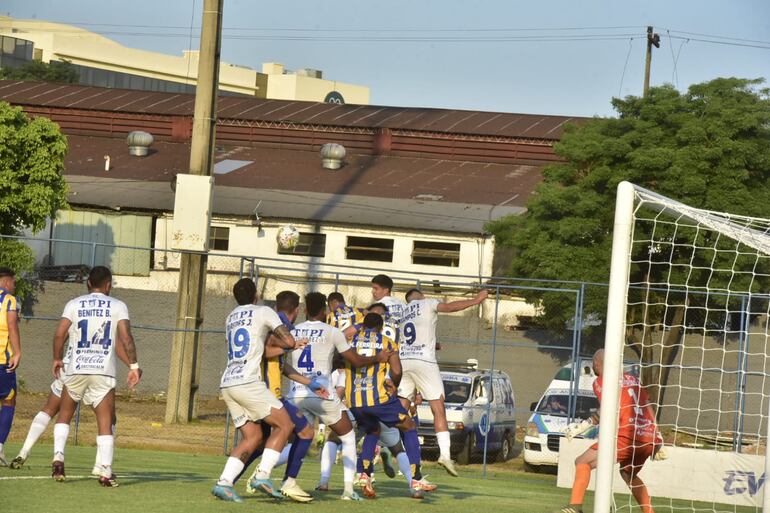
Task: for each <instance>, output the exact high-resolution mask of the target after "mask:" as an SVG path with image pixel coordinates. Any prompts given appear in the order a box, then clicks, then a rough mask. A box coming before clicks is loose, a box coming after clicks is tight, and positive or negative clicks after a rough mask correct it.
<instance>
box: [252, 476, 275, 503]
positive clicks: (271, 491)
mask: <svg viewBox="0 0 770 513" xmlns="http://www.w3.org/2000/svg"><path fill="white" fill-rule="evenodd" d="M249 488H250V489H251V490H256V491H259V492H262V493H264V494H265V495H267V496H268V497H272V498H273V499H283V495H281V492H280V491H279V490H276V488H275V486H273V482H272V481H270V480H269V479H257V478H256V476H255V477H252V478H251V480H250V481H249Z"/></svg>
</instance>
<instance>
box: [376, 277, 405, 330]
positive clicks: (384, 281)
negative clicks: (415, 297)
mask: <svg viewBox="0 0 770 513" xmlns="http://www.w3.org/2000/svg"><path fill="white" fill-rule="evenodd" d="M392 291H393V280H392V279H391V278H390V276H387V275H385V274H378V275H377V276H375V277H374V278H372V298H373V299H374V301H375V302H376V303H382V304H383V305H385V307H386V308H387V309H388V315H389V316H390V317H391V318H392V319H393V320H394V322H395V323H396V324H398V323H399V322H401V316H402V315H403V313H404V310H405V309H406V303H404V302H403V301H401V300H400V299H398V298H395V297H393V296H392V295H391V294H392Z"/></svg>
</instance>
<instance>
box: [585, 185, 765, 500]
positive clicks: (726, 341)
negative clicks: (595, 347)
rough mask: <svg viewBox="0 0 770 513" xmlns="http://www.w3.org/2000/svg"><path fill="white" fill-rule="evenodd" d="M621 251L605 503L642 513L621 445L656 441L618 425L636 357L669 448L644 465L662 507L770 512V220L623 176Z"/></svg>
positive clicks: (613, 299) (610, 337)
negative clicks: (623, 466) (674, 195)
mask: <svg viewBox="0 0 770 513" xmlns="http://www.w3.org/2000/svg"><path fill="white" fill-rule="evenodd" d="M612 252H613V253H612V265H611V275H610V288H609V297H608V301H609V302H608V310H607V333H606V339H605V362H604V377H603V389H602V404H601V416H600V418H601V422H600V435H599V463H598V466H597V474H596V496H595V509H594V511H595V512H597V513H598V512H600V513H609V511H610V508H611V506H612V505H613V503H614V507H615V511H618V512H620V511H634V512H636V511H640V509H639V508H638V506H637V505H636V501H635V500H634V498H633V496H631V495H629V487H628V486H627V485H626V483H625V482H624V480H623V479H622V476H621V473H620V472H619V466H618V464H617V463H616V452H615V451H616V444H617V445H619V446H623V447H625V448H628V447H629V446H630V447H631V448H630V452H631V454H632V455H633V456H639V457H641V456H643V454H644V450H645V449H644V446H645V445H649V444H645V443H643V442H640V441H639V440H635V441H632V443H631V444H629V443H628V441H627V440H628V438H623V435H622V434H620V433H618V429H619V426H620V428H621V429H623V425H624V422H625V423H626V424H628V422H629V419H630V417H629V415H627V414H624V415H623V417H629V418H621V419H620V420H619V419H618V417H619V411H621V410H620V406H619V405H620V402H619V401H620V399H621V396H622V395H624V394H625V392H629V390H628V389H624V388H623V387H622V382H623V380H624V375H623V371H622V370H621V369H622V368H623V365H624V364H625V368H628V364H629V363H630V362H633V363H635V364H637V365H635V366H634V367H636V368H638V378H639V379H640V381H641V385H642V387H643V389H644V390H645V391H646V393H647V396H648V397H649V404H650V405H651V407H652V412H651V414H652V415H654V416H655V418H656V419H657V427H658V430H659V432H660V434H661V435H662V438H663V440H664V445H663V447H664V454H665V455H667V456H668V457H667V458H666V459H665V460H660V461H654V460H653V459H649V460H647V462H646V463H645V464H644V466H643V467H642V470H641V472H640V473H639V474H638V475H639V478H640V479H641V480H642V481H644V482H645V484H646V485H647V487H648V489H649V493H650V495H651V496H652V498H653V499H652V504H653V506H654V508H655V511H656V513H660V512H694V511H698V512H711V511H731V512H738V511H741V512H743V511H746V512H759V511H765V512H768V513H770V506H769V505H770V493H767V491H766V490H767V486H766V485H765V471H766V469H767V459H766V454H767V450H766V448H767V439H768V438H767V435H768V407H769V406H770V404H769V403H768V397H769V396H768V394H770V388H769V386H770V382H769V381H768V377H769V374H768V371H769V370H770V366H769V364H770V361H768V354H770V347H768V346H769V342H768V334H769V333H770V325H769V322H770V321H769V317H770V296H769V294H770V220H768V219H758V218H751V217H745V216H739V215H732V214H728V213H723V212H713V211H706V210H701V209H697V208H692V207H689V206H687V205H684V204H682V203H679V202H677V201H674V200H672V199H669V198H666V197H664V196H661V195H658V194H655V193H653V192H651V191H648V190H646V189H643V188H640V187H637V186H634V185H632V184H630V183H627V182H623V183H621V184H620V186H619V187H618V199H617V204H616V211H615V228H614V236H613V248H612ZM625 380H626V381H627V380H628V378H627V377H625ZM629 393H630V392H629ZM623 411H624V412H626V409H623ZM642 423H643V422H642ZM631 431H632V432H633V433H634V434H633V436H634V437H637V436H638V437H640V438H641V437H642V436H643V435H642V434H639V431H638V430H637V431H634V430H633V429H632V430H631ZM623 433H628V430H627V429H626V431H623ZM617 454H619V455H620V454H622V453H617ZM626 454H628V450H627V451H626ZM633 456H632V457H633ZM769 474H770V472H769ZM766 495H767V496H768V499H765V496H766Z"/></svg>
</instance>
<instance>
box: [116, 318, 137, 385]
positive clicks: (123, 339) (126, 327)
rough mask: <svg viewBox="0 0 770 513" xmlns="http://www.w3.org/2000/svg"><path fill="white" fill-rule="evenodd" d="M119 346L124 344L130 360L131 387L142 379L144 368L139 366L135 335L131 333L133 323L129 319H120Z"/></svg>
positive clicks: (128, 380)
mask: <svg viewBox="0 0 770 513" xmlns="http://www.w3.org/2000/svg"><path fill="white" fill-rule="evenodd" d="M118 346H122V350H123V351H124V352H125V356H126V360H128V376H127V377H126V382H127V383H128V386H129V387H131V388H133V387H135V386H136V385H137V384H138V383H139V380H140V379H142V369H140V368H139V363H138V362H137V358H136V344H135V343H134V336H133V335H132V334H131V324H130V323H129V320H128V319H121V320H119V321H118Z"/></svg>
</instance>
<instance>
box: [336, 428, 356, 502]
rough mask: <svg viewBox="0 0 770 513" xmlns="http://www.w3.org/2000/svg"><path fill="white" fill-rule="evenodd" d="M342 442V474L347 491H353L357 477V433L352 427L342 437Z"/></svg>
mask: <svg viewBox="0 0 770 513" xmlns="http://www.w3.org/2000/svg"><path fill="white" fill-rule="evenodd" d="M340 441H341V442H342V475H343V480H342V481H343V483H345V491H346V492H352V491H353V479H355V477H356V434H355V432H354V431H353V430H352V429H351V430H350V433H348V434H347V435H342V436H341V437H340Z"/></svg>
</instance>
